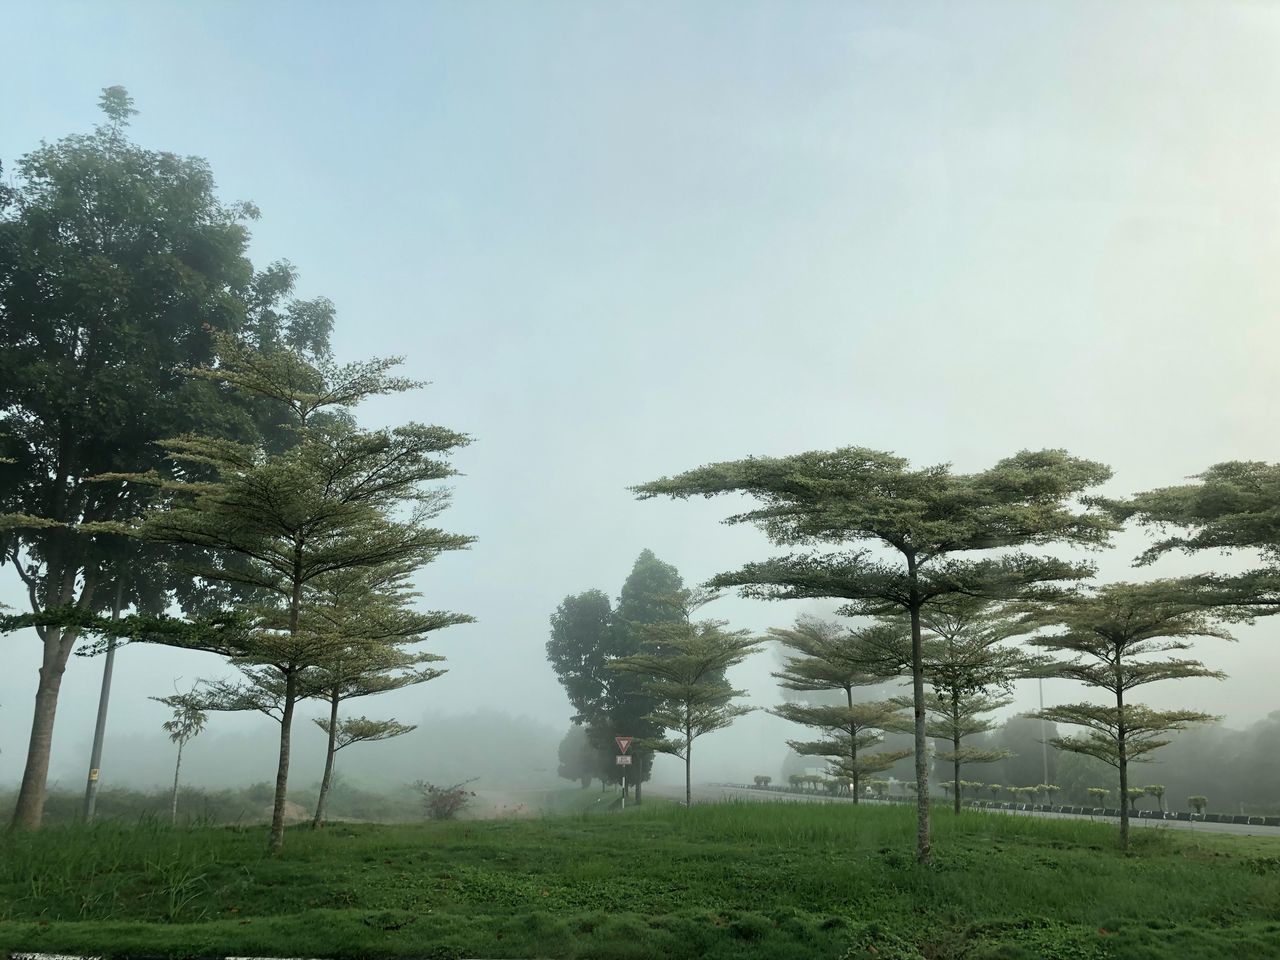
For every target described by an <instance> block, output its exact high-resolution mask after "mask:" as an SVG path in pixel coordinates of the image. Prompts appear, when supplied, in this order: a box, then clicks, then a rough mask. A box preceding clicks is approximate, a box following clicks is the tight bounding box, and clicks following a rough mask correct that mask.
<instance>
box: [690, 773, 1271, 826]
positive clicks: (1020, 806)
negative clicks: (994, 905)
mask: <svg viewBox="0 0 1280 960" xmlns="http://www.w3.org/2000/svg"><path fill="white" fill-rule="evenodd" d="M711 786H714V787H732V788H734V789H736V790H751V791H753V792H755V791H759V792H760V793H780V794H785V795H787V796H797V797H814V798H822V797H830V798H833V799H837V800H838V799H849V794H848V793H843V794H839V793H830V792H828V791H825V790H797V789H795V788H794V787H790V786H786V785H782V784H778V785H775V784H769V785H768V786H763V787H762V786H756V785H755V784H753V783H714V784H711ZM859 799H860V801H861V802H863V803H867V802H870V803H914V802H915V799H916V798H915V797H914V796H910V795H895V796H888V797H874V796H864V797H860V798H859ZM948 802H949V801H948ZM964 805H965V806H966V807H969V808H971V809H974V810H1022V811H1025V812H1028V813H1061V814H1069V815H1073V816H1084V817H1114V818H1116V819H1119V817H1120V810H1119V808H1118V807H1083V806H1081V807H1077V806H1067V805H1063V804H1049V803H1015V802H1012V801H1004V800H965V801H964ZM1129 816H1130V817H1132V818H1134V819H1137V820H1181V821H1183V822H1184V823H1235V824H1241V825H1247V826H1250V827H1280V816H1275V817H1267V816H1261V817H1260V816H1252V815H1246V814H1230V813H1185V812H1176V813H1175V812H1174V811H1172V810H1165V811H1160V810H1135V811H1132V812H1131V813H1130V814H1129Z"/></svg>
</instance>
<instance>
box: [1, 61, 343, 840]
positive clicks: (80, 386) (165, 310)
mask: <svg viewBox="0 0 1280 960" xmlns="http://www.w3.org/2000/svg"><path fill="white" fill-rule="evenodd" d="M132 104H133V101H132V100H131V99H130V98H129V96H128V94H127V92H126V91H125V90H124V89H123V88H122V87H110V88H107V89H106V90H104V91H103V95H102V98H101V100H100V105H101V107H102V110H103V112H104V114H105V116H106V121H105V122H104V123H102V124H101V125H99V126H98V127H96V128H95V129H94V130H93V131H92V132H91V133H88V134H78V135H73V136H68V137H64V138H62V139H60V140H57V141H54V142H52V143H46V144H43V145H41V146H40V147H39V148H38V149H36V150H34V151H32V152H31V153H29V154H27V155H26V156H24V157H23V158H22V159H21V160H20V161H19V162H18V164H17V168H16V172H17V181H16V184H15V185H14V186H12V187H6V188H5V189H4V190H3V191H0V563H3V564H6V565H9V566H11V567H12V568H13V569H14V570H15V571H16V572H17V575H18V576H19V578H20V579H21V581H22V583H23V585H24V586H25V588H26V595H27V600H28V603H29V604H30V608H31V610H32V612H33V613H34V614H36V615H39V616H38V621H33V622H35V630H36V635H37V637H38V639H39V641H40V644H41V647H42V656H41V665H40V674H39V682H38V685H37V688H36V696H35V703H34V711H33V718H32V726H31V736H30V742H29V746H28V750H27V758H26V764H25V767H24V770H23V775H22V784H21V787H20V789H19V795H18V801H17V804H16V806H15V810H14V820H13V822H14V825H15V826H17V827H20V828H28V829H30V828H35V827H38V826H39V825H40V821H41V817H42V813H43V808H44V798H45V785H46V780H47V776H48V767H49V756H50V750H51V747H52V742H53V731H54V722H55V717H56V713H57V705H58V695H59V691H60V689H61V683H62V677H63V674H64V672H65V670H66V667H67V664H68V659H69V657H70V655H71V652H72V650H73V649H74V648H75V646H76V643H77V640H78V639H79V638H80V628H79V627H78V626H77V625H76V622H75V619H74V618H70V619H66V618H59V617H56V616H54V615H53V613H54V612H55V611H60V610H65V609H74V610H76V611H78V612H79V613H96V612H101V611H104V610H108V609H111V608H112V607H113V606H115V607H116V608H117V609H119V608H121V607H128V606H131V605H132V606H134V607H137V608H138V609H140V610H144V609H145V610H154V609H156V608H157V607H158V606H163V600H164V597H165V595H166V593H167V592H168V591H169V590H170V589H172V588H173V587H174V586H175V581H174V580H173V579H172V578H171V577H170V576H168V573H169V568H168V567H167V565H166V564H164V563H163V562H161V561H162V560H163V559H164V556H163V552H160V551H157V550H156V549H154V548H149V547H140V546H138V545H136V544H134V545H130V544H129V543H128V541H127V540H126V539H125V538H123V537H120V536H118V535H115V534H113V533H111V532H109V531H110V526H109V525H110V524H111V523H112V522H115V521H119V520H122V519H126V518H129V517H132V516H135V515H136V514H137V513H138V512H139V511H140V510H141V509H143V507H144V505H145V502H146V500H147V497H148V491H146V490H145V489H143V488H140V487H136V486H130V485H128V484H125V483H123V482H119V481H116V482H110V483H96V482H93V481H92V478H93V477H95V476H97V475H99V474H104V473H108V472H122V471H128V472H133V471H146V470H149V469H153V468H156V469H160V468H163V465H164V464H163V459H162V458H163V451H161V450H160V449H159V448H158V447H157V446H156V441H157V440H160V439H162V438H165V437H171V436H176V435H179V434H182V433H186V432H189V431H192V430H197V429H198V430H201V431H204V432H208V433H212V434H217V435H223V436H238V437H251V436H253V435H254V433H255V427H256V426H257V425H259V422H260V420H259V416H258V414H260V413H261V411H255V410H253V409H247V408H245V407H244V406H243V405H241V404H239V403H237V402H236V401H235V399H234V398H230V397H228V396H227V395H226V394H225V393H224V392H223V391H220V390H219V389H218V388H217V387H216V385H214V384H212V383H209V382H203V381H196V380H192V379H191V378H188V377H185V376H183V375H182V373H181V369H182V368H183V367H187V366H190V365H199V364H207V363H209V362H211V361H212V360H213V359H214V357H215V355H216V342H215V339H214V338H213V337H212V336H211V334H210V332H209V331H210V330H221V331H236V332H238V333H239V334H240V335H241V336H243V337H245V338H246V339H248V340H249V341H251V342H261V343H264V344H265V343H266V342H267V341H270V342H272V343H274V344H276V345H278V346H279V347H280V348H281V349H295V348H296V349H300V350H304V351H311V352H323V350H324V349H325V348H326V345H327V338H328V333H329V329H330V327H331V325H332V319H333V310H332V305H331V304H329V303H328V301H325V300H316V301H307V302H303V301H298V300H294V299H292V291H293V271H292V268H291V267H289V266H288V265H287V264H276V265H273V266H272V267H269V268H268V269H267V270H265V271H263V272H261V273H257V272H255V271H254V268H253V265H252V264H251V263H250V261H249V259H248V257H247V255H246V250H247V246H248V240H249V232H248V224H249V223H250V222H251V221H252V220H253V219H255V218H256V217H257V211H256V210H255V209H254V207H253V206H252V205H251V204H224V203H222V202H221V201H220V200H219V199H218V198H217V195H216V192H215V185H214V180H213V176H212V173H211V172H210V170H209V167H208V165H207V164H206V163H205V162H204V161H203V160H200V159H198V158H192V157H179V156H176V155H174V154H172V153H165V152H158V151H153V150H146V149H143V148H142V147H140V146H138V145H137V144H135V143H133V142H131V141H130V139H129V138H128V136H127V126H128V122H129V118H130V116H131V115H132V114H134V113H135V112H136V111H135V110H134V109H133V105H132ZM104 524H105V525H107V526H104Z"/></svg>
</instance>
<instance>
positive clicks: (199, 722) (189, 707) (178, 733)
mask: <svg viewBox="0 0 1280 960" xmlns="http://www.w3.org/2000/svg"><path fill="white" fill-rule="evenodd" d="M149 699H151V700H155V701H157V702H158V703H163V704H164V705H165V706H166V707H169V708H170V709H172V710H173V716H172V717H170V718H169V719H168V720H166V721H165V722H164V723H163V724H161V727H163V729H164V732H165V733H167V734H169V739H170V740H172V741H173V742H174V743H175V744H177V745H178V759H177V762H176V763H174V765H173V803H172V807H171V817H172V822H173V823H175V824H176V823H177V822H178V777H179V774H180V773H181V771H182V748H183V747H185V746H186V745H187V743H188V742H190V741H191V740H193V739H195V738H196V737H198V736H199V735H200V731H202V730H203V729H204V725H205V723H207V722H208V719H209V717H208V714H206V713H205V712H204V710H203V709H201V704H200V699H199V698H198V697H197V696H196V694H195V690H194V689H193V690H191V691H189V692H187V693H176V694H174V695H173V696H170V697H150V698H149Z"/></svg>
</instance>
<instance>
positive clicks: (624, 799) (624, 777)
mask: <svg viewBox="0 0 1280 960" xmlns="http://www.w3.org/2000/svg"><path fill="white" fill-rule="evenodd" d="M622 809H623V810H625V809H627V768H626V765H625V764H624V765H623V767H622Z"/></svg>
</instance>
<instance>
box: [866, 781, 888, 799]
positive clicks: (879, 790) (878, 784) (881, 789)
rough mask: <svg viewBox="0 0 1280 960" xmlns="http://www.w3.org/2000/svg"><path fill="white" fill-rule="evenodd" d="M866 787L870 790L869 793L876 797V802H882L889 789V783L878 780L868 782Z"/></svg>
mask: <svg viewBox="0 0 1280 960" xmlns="http://www.w3.org/2000/svg"><path fill="white" fill-rule="evenodd" d="M867 786H869V787H870V788H871V792H872V793H874V794H875V795H876V799H877V800H883V799H884V795H885V793H886V792H887V791H888V789H889V781H888V780H880V779H875V780H868V781H867Z"/></svg>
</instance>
